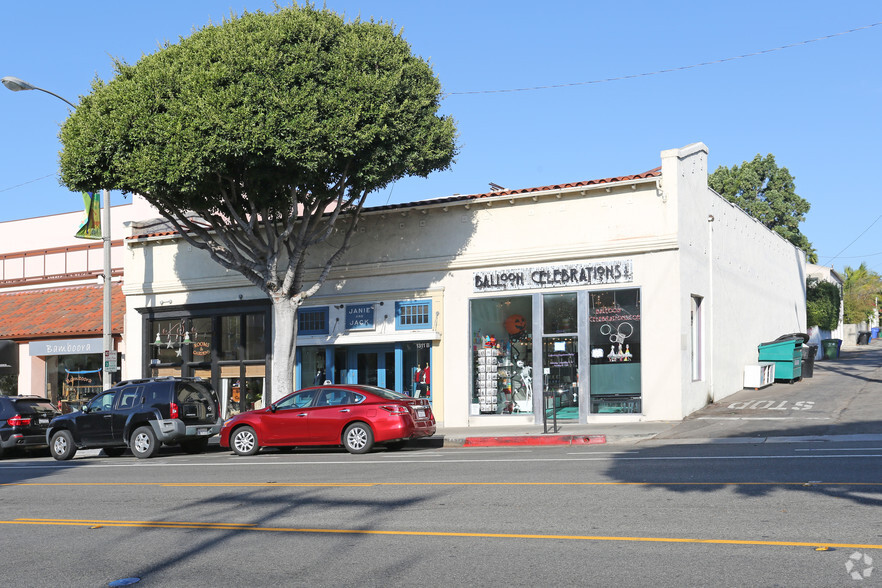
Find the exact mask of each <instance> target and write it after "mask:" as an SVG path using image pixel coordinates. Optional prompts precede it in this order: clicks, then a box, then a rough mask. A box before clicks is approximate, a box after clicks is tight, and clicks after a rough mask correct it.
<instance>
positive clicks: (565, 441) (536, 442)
mask: <svg viewBox="0 0 882 588" xmlns="http://www.w3.org/2000/svg"><path fill="white" fill-rule="evenodd" d="M599 443H606V435H546V436H542V437H539V436H533V435H518V436H511V437H466V438H465V441H464V442H463V444H462V446H463V447H504V446H514V445H521V446H524V445H533V446H542V445H594V444H599Z"/></svg>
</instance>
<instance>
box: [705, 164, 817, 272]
mask: <svg viewBox="0 0 882 588" xmlns="http://www.w3.org/2000/svg"><path fill="white" fill-rule="evenodd" d="M707 183H708V185H709V186H710V187H711V188H713V189H714V190H715V191H716V192H717V193H718V194H720V195H721V196H723V197H725V198H726V199H727V200H729V201H730V202H733V203H735V204H737V205H738V206H739V207H741V208H742V209H744V210H745V211H746V212H747V213H748V214H749V215H751V216H753V217H754V218H756V219H758V220H759V221H760V222H761V223H763V224H764V225H765V226H767V227H768V228H770V229H772V230H773V231H775V232H776V233H778V234H779V235H781V236H782V237H784V238H785V239H787V240H788V241H790V242H791V243H793V244H794V245H796V246H797V247H799V248H800V249H802V250H803V251H805V254H806V259H807V260H808V261H809V262H811V263H817V261H818V256H817V254H816V253H815V250H814V248H813V247H812V244H811V243H810V242H809V240H808V239H807V238H806V236H805V235H803V234H802V233H801V232H800V230H799V223H801V222H803V221H804V220H805V215H806V213H807V212H808V211H809V208H811V204H809V202H808V201H807V200H805V199H804V198H802V197H800V196H798V195H797V194H796V183H795V180H794V178H793V176H792V175H790V171H788V169H787V168H786V167H780V168H779V167H778V165H777V164H776V163H775V156H774V155H772V154H771V153H770V154H768V155H766V156H765V157H762V156H760V155H759V154H757V156H756V157H754V158H753V161H745V162H743V163H742V164H741V166H740V167H739V166H737V165H733V166H732V167H731V168H727V167H724V166H720V167H718V168H717V169H716V170H715V171H714V172H713V173H712V174H711V175H710V176H708V180H707Z"/></svg>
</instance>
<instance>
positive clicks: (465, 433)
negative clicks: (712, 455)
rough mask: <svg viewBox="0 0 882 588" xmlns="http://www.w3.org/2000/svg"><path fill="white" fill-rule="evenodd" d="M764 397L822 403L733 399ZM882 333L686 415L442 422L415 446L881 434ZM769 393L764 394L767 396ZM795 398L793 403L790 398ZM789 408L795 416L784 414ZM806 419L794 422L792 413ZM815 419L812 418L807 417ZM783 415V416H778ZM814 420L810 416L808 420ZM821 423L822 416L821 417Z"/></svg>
mask: <svg viewBox="0 0 882 588" xmlns="http://www.w3.org/2000/svg"><path fill="white" fill-rule="evenodd" d="M757 398H762V399H770V400H774V401H775V402H778V403H779V402H783V401H784V400H785V399H793V398H799V399H803V400H807V399H813V404H816V405H817V406H819V407H820V408H819V409H817V410H814V411H809V412H804V413H797V412H791V413H783V412H778V413H775V416H774V417H762V416H756V415H757V414H758V413H757V412H756V411H754V412H753V413H750V414H749V415H748V416H743V415H745V413H744V411H741V412H739V411H738V410H733V408H732V407H733V406H740V405H745V406H749V404H750V403H751V402H755V401H756V399H757ZM880 398H882V339H875V340H873V341H871V342H870V344H869V345H845V344H844V345H843V347H842V350H841V354H840V357H839V359H833V360H816V361H815V363H814V375H813V377H811V378H803V380H802V381H799V382H796V383H794V384H774V385H772V386H770V387H768V388H764V389H762V390H760V391H756V390H739V391H737V392H735V393H734V394H731V395H730V396H727V397H726V398H724V399H722V400H720V401H718V402H717V403H714V404H711V405H708V406H707V407H705V408H702V409H700V410H698V411H696V412H695V413H693V414H691V415H689V416H688V417H686V418H685V419H683V420H682V421H663V422H658V421H656V422H635V423H609V424H605V423H592V424H578V423H573V422H570V421H566V422H561V421H558V430H557V431H556V432H555V431H553V430H552V425H551V424H550V423H549V425H548V431H549V432H548V433H543V426H542V425H541V424H540V425H524V426H502V427H439V428H438V430H437V432H436V433H435V435H434V436H432V437H429V438H426V439H417V440H414V441H411V442H410V443H409V446H411V447H507V446H519V445H520V446H543V445H594V444H602V443H638V442H641V441H643V442H645V441H649V440H655V441H658V442H666V443H678V444H681V443H758V442H763V443H783V442H800V441H813V440H830V439H833V438H835V439H838V440H841V441H848V440H852V441H882V402H879V401H878V399H880ZM768 401H769V400H763V401H761V402H768ZM791 404H794V403H792V402H791ZM782 414H790V415H795V416H779V415H782ZM803 415H823V416H817V417H812V416H807V417H806V420H805V421H803V422H798V426H795V425H794V424H793V422H791V421H785V420H784V419H787V418H790V419H793V421H799V417H800V416H803ZM812 418H814V419H816V420H815V421H811V420H808V419H812ZM776 419H780V420H776ZM805 423H810V424H805ZM814 423H822V424H814Z"/></svg>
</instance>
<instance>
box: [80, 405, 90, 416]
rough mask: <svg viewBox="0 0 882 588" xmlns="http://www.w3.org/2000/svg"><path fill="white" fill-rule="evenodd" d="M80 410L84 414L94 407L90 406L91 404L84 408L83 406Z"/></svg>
mask: <svg viewBox="0 0 882 588" xmlns="http://www.w3.org/2000/svg"><path fill="white" fill-rule="evenodd" d="M80 410H82V411H83V414H89V412H91V410H92V409H91V408H89V405H86V406H84V407H83V408H81V409H80Z"/></svg>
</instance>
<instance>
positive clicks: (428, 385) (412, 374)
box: [387, 342, 432, 399]
mask: <svg viewBox="0 0 882 588" xmlns="http://www.w3.org/2000/svg"><path fill="white" fill-rule="evenodd" d="M431 349H432V344H431V343H426V342H420V343H405V344H404V348H403V354H402V356H403V361H404V376H405V378H404V382H405V389H404V390H402V392H404V393H405V394H410V395H411V396H414V397H416V398H429V399H431V398H432V371H431V370H432V368H431V366H430V365H429V352H430V351H431ZM387 388H391V386H387Z"/></svg>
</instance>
